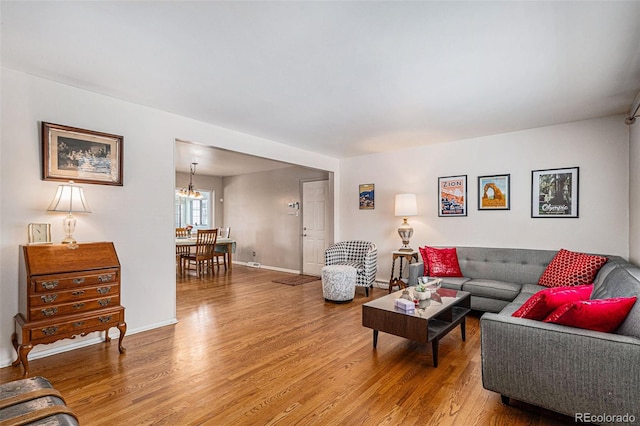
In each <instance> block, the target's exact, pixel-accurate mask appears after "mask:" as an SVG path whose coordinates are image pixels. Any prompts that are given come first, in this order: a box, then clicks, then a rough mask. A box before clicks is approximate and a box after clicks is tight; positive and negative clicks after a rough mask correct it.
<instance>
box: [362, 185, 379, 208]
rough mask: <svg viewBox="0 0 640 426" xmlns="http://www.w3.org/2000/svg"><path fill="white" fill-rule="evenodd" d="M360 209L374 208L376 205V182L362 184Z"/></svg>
mask: <svg viewBox="0 0 640 426" xmlns="http://www.w3.org/2000/svg"><path fill="white" fill-rule="evenodd" d="M359 194H360V210H373V209H374V208H375V207H376V193H375V184H373V183H367V184H363V185H360V187H359Z"/></svg>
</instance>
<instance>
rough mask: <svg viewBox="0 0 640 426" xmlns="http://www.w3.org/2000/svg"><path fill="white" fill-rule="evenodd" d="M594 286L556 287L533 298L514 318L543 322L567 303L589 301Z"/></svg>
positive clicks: (515, 313)
mask: <svg viewBox="0 0 640 426" xmlns="http://www.w3.org/2000/svg"><path fill="white" fill-rule="evenodd" d="M592 290H593V285H591V284H589V285H579V286H570V287H554V288H547V289H546V290H542V291H540V292H538V293H536V294H534V295H533V296H531V297H530V298H529V299H528V300H527V301H526V302H525V303H524V304H523V305H522V306H521V307H520V308H519V309H518V310H517V311H515V312H514V313H513V314H512V316H514V317H521V318H529V319H533V320H538V321H541V320H543V319H545V318H546V317H548V316H549V314H551V313H552V312H553V311H554V310H556V309H557V308H559V307H560V306H562V305H564V304H565V303H569V302H575V301H579V300H589V297H590V296H591V291H592Z"/></svg>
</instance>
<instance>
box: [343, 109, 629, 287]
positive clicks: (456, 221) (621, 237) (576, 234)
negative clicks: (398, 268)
mask: <svg viewBox="0 0 640 426" xmlns="http://www.w3.org/2000/svg"><path fill="white" fill-rule="evenodd" d="M628 132H629V130H628V126H626V125H625V124H624V118H623V117H621V116H615V117H608V118H601V119H593V120H588V121H581V122H575V123H568V124H563V125H558V126H551V127H543V128H537V129H532V130H526V131H520V132H514V133H508V134H501V135H494V136H487V137H482V138H474V139H468V140H460V141H456V142H453V143H446V144H438V145H429V146H423V147H420V148H416V149H411V150H405V151H396V152H392V153H387V154H375V155H369V156H364V157H357V158H350V159H345V160H342V161H341V166H340V169H341V171H342V174H341V179H342V183H341V187H340V188H341V190H340V192H341V200H340V201H341V204H342V206H343V208H342V209H341V210H340V215H341V224H342V228H341V229H342V232H341V235H340V236H341V238H342V239H354V238H358V239H367V240H372V241H374V242H376V243H377V244H378V279H380V280H382V281H388V280H389V274H390V270H391V255H390V253H389V252H390V251H392V250H397V249H398V248H399V247H400V245H401V242H400V238H399V237H398V234H397V227H398V226H399V225H400V224H401V223H402V219H401V218H397V217H394V215H393V213H394V212H393V208H394V207H393V204H394V195H395V194H397V193H401V192H414V193H416V194H417V195H418V210H419V215H418V216H415V217H412V218H410V219H409V223H411V224H412V225H413V228H414V229H415V232H414V236H413V238H412V240H411V246H412V247H413V248H414V249H417V247H418V246H424V245H458V246H485V247H513V248H537V249H552V250H557V249H559V248H561V247H564V248H566V249H569V250H580V251H587V252H598V253H606V254H617V255H621V256H624V257H627V256H628V254H629V253H628V230H629V225H628V222H629V214H628V212H629V201H628V193H629V161H628V155H629V133H628ZM389 143H392V141H389ZM574 166H578V167H580V196H579V203H580V205H579V209H580V211H579V212H580V217H579V218H578V219H548V218H545V219H532V218H531V217H530V216H531V212H530V209H531V201H530V198H531V171H532V170H539V169H550V168H557V167H574ZM504 173H509V174H511V210H508V211H478V209H477V202H478V196H477V190H478V188H477V187H478V185H477V177H478V176H483V175H491V174H504ZM464 174H466V175H467V185H468V207H469V211H468V216H467V217H446V218H442V217H438V195H437V194H438V192H437V191H438V177H439V176H451V175H464ZM363 183H374V184H375V185H376V186H375V191H376V195H375V197H376V200H375V202H376V207H375V210H359V209H358V202H357V198H358V185H359V184H363Z"/></svg>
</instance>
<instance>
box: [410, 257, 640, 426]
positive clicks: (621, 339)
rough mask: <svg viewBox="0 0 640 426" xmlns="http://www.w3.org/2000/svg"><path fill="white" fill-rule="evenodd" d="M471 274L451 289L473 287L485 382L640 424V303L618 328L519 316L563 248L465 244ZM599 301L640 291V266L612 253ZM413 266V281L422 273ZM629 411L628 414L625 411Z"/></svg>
mask: <svg viewBox="0 0 640 426" xmlns="http://www.w3.org/2000/svg"><path fill="white" fill-rule="evenodd" d="M457 252H458V261H459V263H460V269H461V271H462V273H463V275H464V276H465V278H445V279H444V281H443V287H446V288H455V289H462V290H465V291H469V292H471V307H472V309H475V310H480V311H486V312H485V313H484V314H483V315H482V317H481V319H480V326H481V344H482V350H481V353H482V381H483V386H484V387H485V388H486V389H489V390H492V391H494V392H498V393H499V394H500V395H501V396H502V399H503V402H505V403H508V402H509V400H510V398H513V399H516V400H519V401H523V402H526V403H529V404H533V405H536V406H539V407H543V408H546V409H549V410H552V411H555V412H558V413H562V414H565V415H568V416H571V417H572V418H574V419H575V420H576V422H578V423H581V422H585V421H584V420H585V419H589V420H590V421H591V422H592V423H596V424H640V301H638V302H636V304H635V305H634V307H633V309H632V310H631V312H630V313H629V315H628V316H627V318H626V320H625V321H624V322H623V323H622V325H621V326H620V327H619V328H618V330H617V331H616V332H615V333H603V332H597V331H591V330H584V329H580V328H573V327H568V326H563V325H558V324H550V323H545V322H542V321H535V320H530V319H525V318H516V317H512V316H511V314H512V313H513V312H515V311H516V310H517V309H518V308H519V307H520V306H521V305H522V304H523V303H524V302H526V301H527V300H528V299H529V297H531V296H532V295H533V294H534V293H535V292H537V291H540V290H542V289H544V288H546V287H541V286H538V285H537V284H536V283H537V281H538V279H539V277H540V275H541V274H542V273H543V272H544V270H545V268H546V265H547V264H548V263H549V262H550V261H551V260H552V259H553V257H554V256H555V254H556V253H557V252H556V251H548V250H528V249H503V248H482V247H457ZM606 256H607V257H608V258H609V261H608V262H607V263H606V264H605V265H604V266H603V267H602V268H601V269H600V271H599V272H598V274H597V275H596V278H595V282H594V290H593V293H592V296H591V297H592V299H605V298H611V297H628V296H638V297H639V298H640V268H638V267H637V266H635V265H633V264H631V263H629V262H627V261H626V260H624V259H623V258H621V257H619V256H609V255H606ZM422 271H423V265H422V263H414V264H412V265H410V271H409V284H410V285H411V284H415V283H416V282H417V277H418V276H421V275H422ZM625 416H626V417H625Z"/></svg>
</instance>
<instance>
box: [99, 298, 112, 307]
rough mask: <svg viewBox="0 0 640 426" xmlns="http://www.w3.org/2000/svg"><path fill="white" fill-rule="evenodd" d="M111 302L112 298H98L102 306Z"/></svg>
mask: <svg viewBox="0 0 640 426" xmlns="http://www.w3.org/2000/svg"><path fill="white" fill-rule="evenodd" d="M109 303H111V298H108V299H100V300H98V304H99V305H100V306H107V305H108V304H109Z"/></svg>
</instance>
